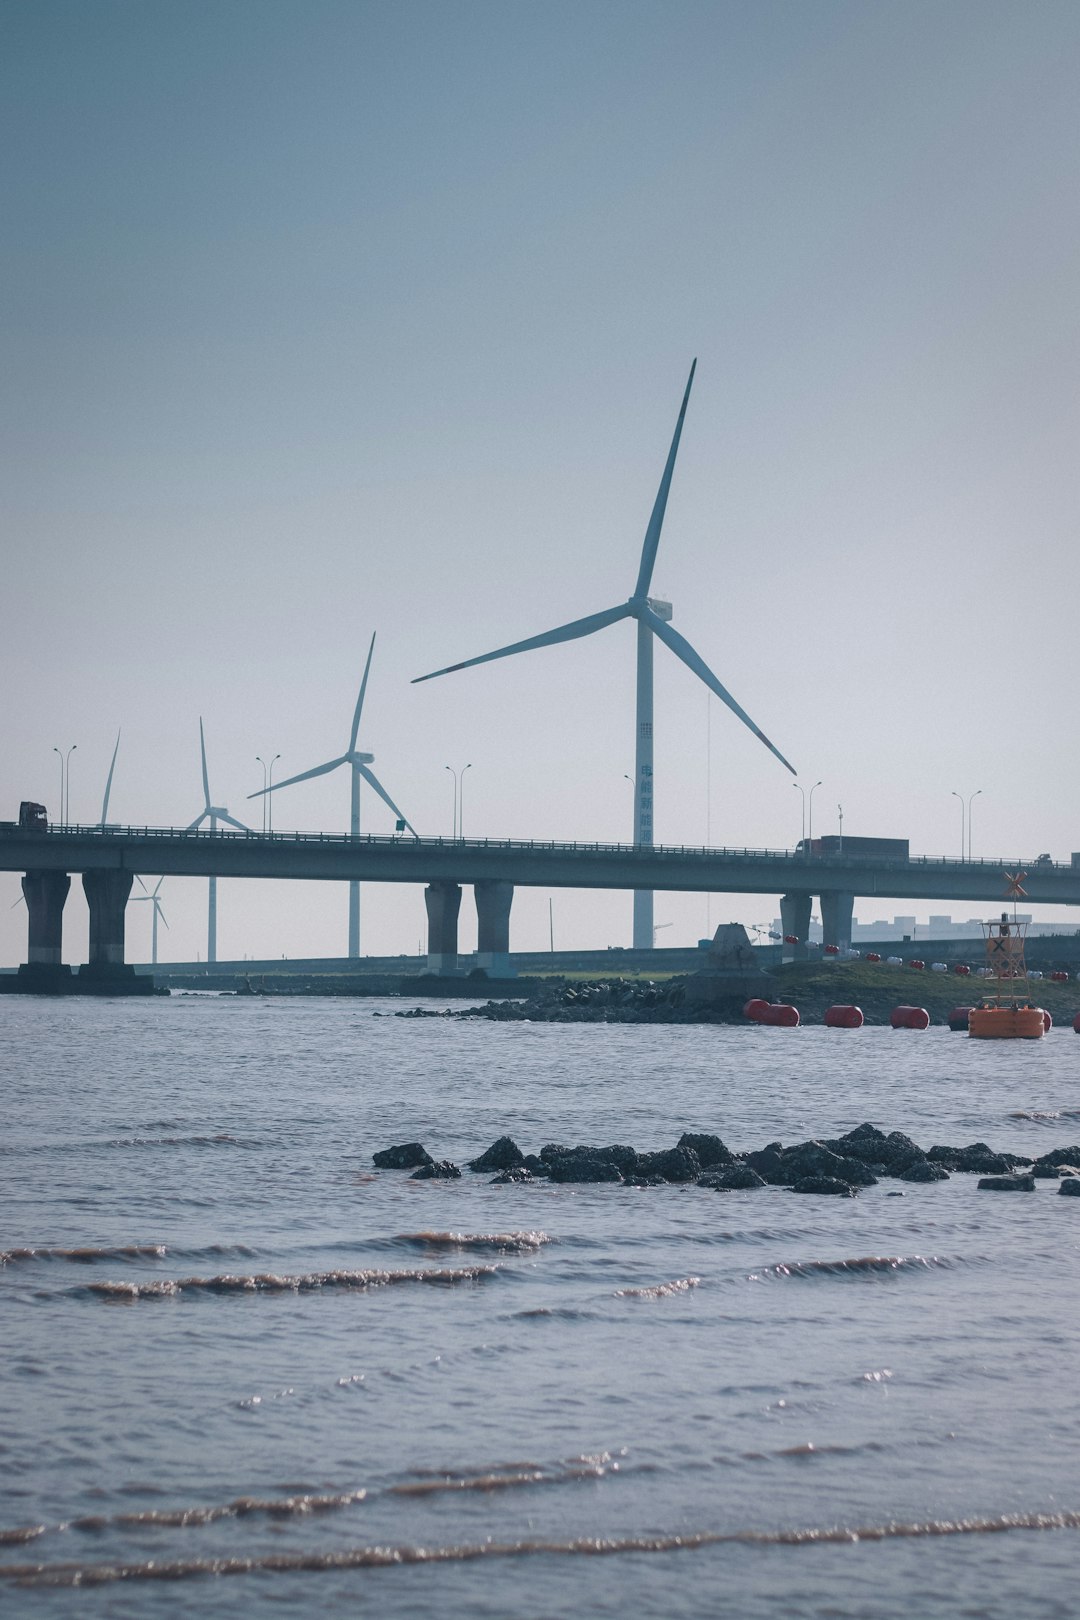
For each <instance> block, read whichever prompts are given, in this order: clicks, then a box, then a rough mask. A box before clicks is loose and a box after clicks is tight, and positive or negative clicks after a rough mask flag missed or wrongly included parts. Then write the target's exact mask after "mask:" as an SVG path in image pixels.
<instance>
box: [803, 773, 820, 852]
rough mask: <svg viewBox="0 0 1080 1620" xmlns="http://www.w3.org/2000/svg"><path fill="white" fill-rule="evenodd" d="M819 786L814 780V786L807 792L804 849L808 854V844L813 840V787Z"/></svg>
mask: <svg viewBox="0 0 1080 1620" xmlns="http://www.w3.org/2000/svg"><path fill="white" fill-rule="evenodd" d="M820 786H821V783H820V782H815V783H814V787H812V788H811V789H810V794H809V797H808V799H807V807H808V808H807V818H806V819H807V829H806V838H807V850H806V853H807V854H808V855H809V854H810V847H809V846H810V845H811V844H812V843H813V842H814V788H819V787H820Z"/></svg>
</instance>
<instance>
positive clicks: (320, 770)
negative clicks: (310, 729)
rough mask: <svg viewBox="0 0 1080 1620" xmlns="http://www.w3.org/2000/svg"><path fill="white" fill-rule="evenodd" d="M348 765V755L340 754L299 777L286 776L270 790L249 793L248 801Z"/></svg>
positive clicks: (278, 791)
mask: <svg viewBox="0 0 1080 1620" xmlns="http://www.w3.org/2000/svg"><path fill="white" fill-rule="evenodd" d="M348 763H349V756H348V754H341V755H340V756H339V757H338V758H337V759H330V760H327V762H326V764H325V765H316V766H314V767H313V768H312V769H311V770H310V771H301V772H300V775H299V776H287V777H286V778H285V780H284V782H275V783H274V785H273V787H272V788H260V789H259V791H258V793H249V794H248V798H249V799H261V798H262V796H263V794H264V793H280V791H281V789H282V788H287V787H292V785H293V783H294V782H306V781H308V780H309V778H311V777H312V776H325V775H326V773H327V772H328V771H336V770H337V768H338V766H339V765H347V764H348Z"/></svg>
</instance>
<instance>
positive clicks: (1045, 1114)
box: [1009, 1108, 1080, 1120]
mask: <svg viewBox="0 0 1080 1620" xmlns="http://www.w3.org/2000/svg"><path fill="white" fill-rule="evenodd" d="M1009 1118H1010V1119H1034V1120H1055V1119H1080V1108H1018V1109H1016V1111H1015V1112H1014V1113H1012V1114H1010V1115H1009Z"/></svg>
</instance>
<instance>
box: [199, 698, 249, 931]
mask: <svg viewBox="0 0 1080 1620" xmlns="http://www.w3.org/2000/svg"><path fill="white" fill-rule="evenodd" d="M199 751H200V753H201V755H202V785H203V811H202V815H201V816H196V818H195V820H194V821H193V822H192V823H191V825H190V827H187V828H185V831H186V832H195V831H196V830H197V829H198V828H199V827H201V826H202V824H203V822H204V821H209V823H210V831H211V832H212V833H215V832H217V824H218V822H219V821H224V822H225V823H226V824H227V825H228V826H230V827H235V828H236V830H237V832H250V831H251V828H250V827H245V826H244V823H243V822H242V821H237V819H236V817H235V816H230V814H229V812H228V811H227V810H226V809H224V808H223V806H221V805H220V804H212V803H211V800H210V777H209V774H208V772H207V769H206V737H205V735H204V733H203V723H202V715H200V716H199ZM206 960H207V961H208V962H216V961H217V878H216V877H212V878H211V879H210V898H209V905H208V907H207V915H206Z"/></svg>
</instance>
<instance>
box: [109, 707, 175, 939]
mask: <svg viewBox="0 0 1080 1620" xmlns="http://www.w3.org/2000/svg"><path fill="white" fill-rule="evenodd" d="M119 752H120V729H119V727H117V732H116V747H115V748H114V749H113V751H112V764H111V765H110V766H109V774H108V776H107V777H106V779H105V797H104V798H103V799H102V801H101V825H102V826H103V827H104V825H105V823H106V822H107V821H108V819H109V795H110V793H111V792H112V779H113V771H115V769H116V756H117V754H118V753H119ZM166 926H168V925H167V924H166Z"/></svg>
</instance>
